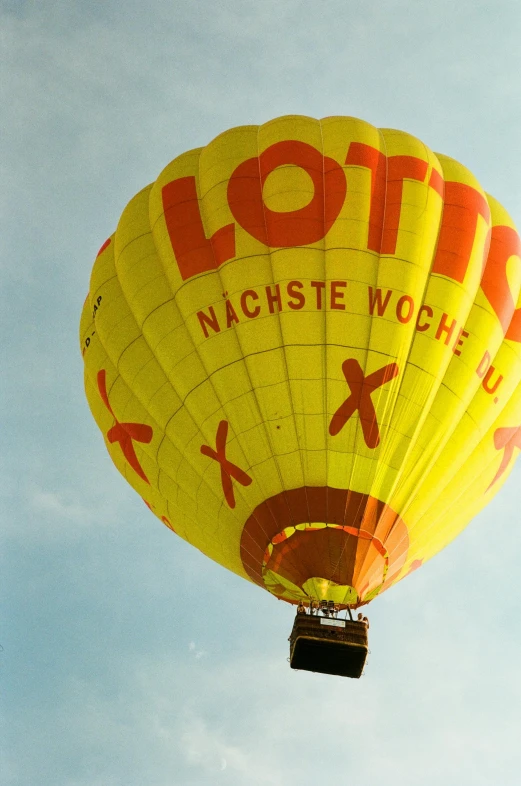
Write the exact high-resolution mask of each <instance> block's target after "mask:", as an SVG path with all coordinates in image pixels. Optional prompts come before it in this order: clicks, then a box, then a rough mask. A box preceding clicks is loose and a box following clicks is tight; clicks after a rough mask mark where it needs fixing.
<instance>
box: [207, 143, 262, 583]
mask: <svg viewBox="0 0 521 786" xmlns="http://www.w3.org/2000/svg"><path fill="white" fill-rule="evenodd" d="M200 171H201V155H199V157H198V160H197V178H196V189H197V201H198V205H199V211H200V215H201V219H202V220H203V221H204V218H205V214H204V202H203V200H202V199H201V196H200ZM211 252H212V255H213V259H214V263H215V264H214V267H213V269H212V273H216V274H217V276H218V278H219V283H220V285H221V288H222V286H223V280H222V274H221V270H220V268H219V266H218V265H217V259H216V256H215V250H214V247H213V245H211ZM224 291H226V290H225V289H224V288H223V292H224ZM231 327H232V330H233V335H234V336H235V340H236V342H237V346H238V348H239V351H240V354H241V355H242V357H241V358H239V360H238V362H240V363H242V366H243V368H244V371H245V373H246V376H247V378H248V381H249V383H250V388H251V390H252V393H253V398H254V400H255V403H256V406H257V412H258V416H259V425H260V426H262V427H263V429H264V432H265V435H266V438H267V440H268V444H270V442H269V436H268V433H267V426H266V423H265V421H264V419H263V417H262V412H261V411H260V408H259V405H258V401H257V397H256V395H255V389H254V387H253V385H252V381H251V377H250V373H249V370H248V366H247V363H246V360H245V356H244V353H243V352H242V346H241V342H240V338H239V335H238V332H237V330H236V326H235V324H232V326H231ZM195 351H196V352H197V354H198V356H199V359H200V362H201V365H202V366H203V368H204V369H205V371H206V372H207V381H208V382H209V383H210V385H211V386H212V389H213V391H214V394H215V397H216V399H217V401H218V402H219V404H220V406H221V408H222V410H223V412H224V413H225V415H226V418H227V420H228V422H229V423H230V422H231V421H230V416H229V414H228V412H227V407H228V405H229V403H230V401H227V402H226V405H225V404H224V403H223V402H222V400H221V397H220V396H219V395H218V393H217V390H216V388H215V386H214V384H213V380H212V376H213V375H212V374H208V370H207V367H206V364H205V362H204V360H203V358H202V356H201V354H200V353H199V350H198V347H195ZM212 414H215V413H212ZM199 430H200V431H201V427H200V426H199ZM201 433H202V431H201ZM203 436H205V435H204V434H203ZM233 437H234V438H235V440H236V442H237V445H238V447H239V449H240V452H241V455H242V456H243V457H244V459H245V463H247V462H246V455H245V453H244V450H243V447H242V445H241V442H240V434H239V432H236V430H235V428H234V429H233ZM211 438H213V435H212V436H211ZM205 439H207V437H206V436H205ZM253 466H254V465H251V467H250V466H248V469H251V468H252V467H253ZM205 474H206V471H205V472H204V473H203V474H201V475H200V478H201V481H202V480H203V478H204V475H205ZM255 481H256V482H257V483H258V482H259V479H258V478H255ZM200 486H201V483H200V484H199V486H198V489H199V488H200ZM242 488H243V487H242V486H241V485H240V484H235V486H234V494H235V496H236V497H240V498H241V499H242V501H243V502H244V504H245V506H246V508H247V509H248V510H250V509H251V510H253V508H252V504H251V502H249V501H248V498H247V496H246V494H245V493H244V492H243V491H242ZM224 505H225V500H222V502H221V505H220V508H221V509H222V508H223V507H224ZM227 513H231V509H230V510H227ZM233 517H234V518H235V519H236V520H237V522H238V524H239V527H241V526H242V527H244V521H242V520H241V519H240V518H239V517H238V516H237V514H236V513H233ZM259 526H260V527H261V529H262V530H263V531H264V529H263V527H262V524H261V522H260V521H259ZM241 532H242V530H241ZM265 534H266V533H265ZM238 553H239V559H240V537H239V543H238ZM243 569H244V568H243ZM248 579H249V577H248Z"/></svg>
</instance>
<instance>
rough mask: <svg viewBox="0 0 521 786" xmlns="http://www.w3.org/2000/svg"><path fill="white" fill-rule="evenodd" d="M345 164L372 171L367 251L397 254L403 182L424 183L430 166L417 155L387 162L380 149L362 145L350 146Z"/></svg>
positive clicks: (397, 157) (400, 157) (357, 143)
mask: <svg viewBox="0 0 521 786" xmlns="http://www.w3.org/2000/svg"><path fill="white" fill-rule="evenodd" d="M346 164H347V165H350V166H364V167H367V168H368V169H370V170H371V206H370V211H369V236H368V239H367V247H368V249H369V250H370V251H376V252H377V253H378V254H394V253H395V251H396V241H397V238H398V229H399V226H400V213H401V208H402V192H403V181H404V180H417V181H419V182H421V183H423V181H424V180H425V177H426V175H427V170H428V168H429V165H428V164H427V162H426V161H423V160H422V159H421V158H415V157H414V156H390V157H389V158H388V159H386V157H385V156H384V154H383V153H380V151H379V150H377V149H376V148H374V147H371V146H370V145H364V144H363V143H361V142H352V143H351V144H350V145H349V150H348V152H347V157H346ZM386 168H387V177H386ZM431 179H432V174H431ZM434 183H436V180H434ZM429 185H430V183H429Z"/></svg>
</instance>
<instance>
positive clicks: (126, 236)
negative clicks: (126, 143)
mask: <svg viewBox="0 0 521 786" xmlns="http://www.w3.org/2000/svg"><path fill="white" fill-rule="evenodd" d="M520 249H521V243H520V239H519V236H518V234H517V232H516V229H515V227H514V225H513V223H512V220H511V219H510V217H509V216H508V214H507V213H506V211H505V210H504V209H503V208H502V207H501V205H499V204H498V203H497V202H496V201H495V200H494V199H493V198H491V197H490V196H488V195H486V194H485V193H484V191H483V190H482V188H481V186H480V184H479V183H478V182H477V180H476V179H475V177H474V176H473V175H472V174H471V173H470V172H469V171H468V170H467V169H465V167H463V166H462V165H461V164H459V163H457V162H456V161H454V160H452V159H450V158H447V157H445V156H442V155H437V154H434V153H433V152H431V151H430V150H429V148H427V147H426V146H425V145H424V144H423V143H422V142H420V141H419V140H418V139H415V138H414V137H412V136H410V135H408V134H405V133H402V132H400V131H391V130H386V129H377V128H374V127H373V126H371V125H369V124H368V123H365V122H363V121H361V120H357V119H355V118H350V117H330V118H326V119H324V120H314V119H312V118H308V117H296V116H289V117H281V118H278V119H276V120H273V121H271V122H269V123H266V124H265V125H262V126H244V127H241V128H234V129H231V130H230V131H227V132H225V133H224V134H222V135H221V136H219V137H217V139H215V140H214V141H213V142H211V143H210V144H209V145H207V146H206V147H204V148H202V149H197V150H191V151H189V152H187V153H185V154H183V155H181V156H179V157H178V158H176V159H175V160H174V161H172V162H171V163H170V164H169V165H168V166H167V167H166V169H164V170H163V172H162V173H161V174H160V175H159V177H158V178H157V180H156V181H155V183H153V184H152V185H149V186H147V187H146V188H145V189H143V191H141V192H140V193H139V194H137V195H136V196H135V197H134V198H133V199H132V200H131V202H130V203H129V204H128V205H127V207H126V208H125V210H124V212H123V215H122V216H121V219H120V221H119V224H118V227H117V230H116V232H115V234H114V235H112V236H111V237H110V238H109V240H107V241H106V243H104V245H103V246H102V248H101V250H100V252H99V254H98V257H97V259H96V261H95V263H94V269H93V271H92V278H91V283H90V292H89V295H88V297H87V300H86V302H85V306H84V309H83V314H82V319H81V348H82V353H83V358H84V362H85V386H86V392H87V398H88V401H89V405H90V408H91V411H92V414H93V416H94V418H95V420H96V422H97V424H98V426H99V428H100V429H101V431H102V433H103V435H104V438H105V442H106V445H107V448H108V450H109V453H110V456H111V458H112V460H113V462H114V464H115V465H116V467H117V468H118V469H119V471H120V472H121V474H122V475H123V476H124V477H125V478H126V480H127V481H128V482H129V483H130V484H131V486H133V488H134V489H135V490H136V491H137V493H138V494H140V495H141V497H142V498H143V499H144V501H145V502H146V504H147V505H148V506H149V508H150V509H151V510H152V511H153V513H155V514H156V516H158V517H159V518H160V519H161V520H162V521H163V522H164V523H165V524H166V525H167V526H168V527H170V528H171V529H172V530H173V531H174V532H176V533H177V534H178V535H179V536H180V537H181V538H184V539H185V540H187V541H188V542H189V543H191V544H193V545H194V546H195V547H197V548H198V549H200V550H201V551H202V552H203V553H204V554H206V555H207V556H208V557H210V558H211V559H213V560H215V561H216V562H219V563H220V564H221V565H223V566H224V567H226V568H228V569H229V570H231V571H234V572H235V573H237V574H238V575H239V576H242V577H244V578H246V579H249V580H250V581H253V582H255V583H257V584H258V585H260V586H261V587H264V588H265V589H268V590H269V591H270V592H271V593H273V594H274V595H275V596H277V597H278V598H282V599H284V600H286V601H289V602H291V603H297V602H299V601H300V600H323V599H327V600H332V601H334V602H335V603H337V604H340V605H347V606H358V605H361V604H363V603H367V602H368V601H370V600H371V599H372V598H374V597H375V596H376V595H378V594H380V593H381V592H382V591H384V590H385V589H387V588H388V587H390V586H391V585H392V584H395V583H396V582H397V581H399V580H400V579H402V578H404V577H405V576H407V575H408V574H409V573H410V572H411V571H413V570H415V569H416V568H418V567H419V566H420V565H421V564H422V563H423V562H425V560H427V559H429V558H430V557H432V556H433V555H434V554H436V553H437V552H438V551H440V549H442V548H443V547H444V546H446V545H447V544H448V543H449V542H450V541H451V540H452V539H453V538H454V537H455V536H456V535H457V534H458V533H459V532H461V530H462V529H463V528H464V527H465V526H466V524H467V523H468V522H469V520H470V519H471V517H472V516H473V515H474V514H476V513H477V512H478V511H479V510H480V509H481V508H482V507H483V506H484V505H486V504H487V503H488V502H489V501H490V499H491V498H492V497H493V496H494V495H495V494H496V492H497V491H498V490H499V489H500V487H501V486H502V484H503V483H504V481H505V479H506V478H507V476H508V473H509V471H510V470H511V468H512V464H513V461H514V459H515V457H516V456H517V454H518V453H519V450H520V449H521V385H520V381H521V309H520V308H519V307H518V301H519V293H520V287H521V274H520Z"/></svg>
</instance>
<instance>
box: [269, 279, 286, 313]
mask: <svg viewBox="0 0 521 786" xmlns="http://www.w3.org/2000/svg"><path fill="white" fill-rule="evenodd" d="M266 297H267V298H268V308H269V310H270V314H274V313H275V309H274V305H275V303H276V304H277V306H278V310H279V311H282V300H281V298H280V284H276V285H275V292H274V293H273V292H272V291H271V288H270V287H269V286H267V287H266Z"/></svg>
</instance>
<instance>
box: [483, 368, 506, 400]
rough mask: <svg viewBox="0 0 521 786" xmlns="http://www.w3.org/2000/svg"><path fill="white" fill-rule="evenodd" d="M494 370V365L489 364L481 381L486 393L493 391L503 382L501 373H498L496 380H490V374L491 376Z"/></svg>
mask: <svg viewBox="0 0 521 786" xmlns="http://www.w3.org/2000/svg"><path fill="white" fill-rule="evenodd" d="M495 370H496V369H495V368H494V366H490V368H489V369H488V371H487V373H486V374H485V379H484V380H483V382H482V383H481V384H482V385H483V388H484V390H486V392H487V393H495V392H496V390H497V389H498V387H499V386H500V385H501V383H502V382H503V375H502V374H498V376H497V378H496V381H495V382H492V376H493V374H494V372H495Z"/></svg>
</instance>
